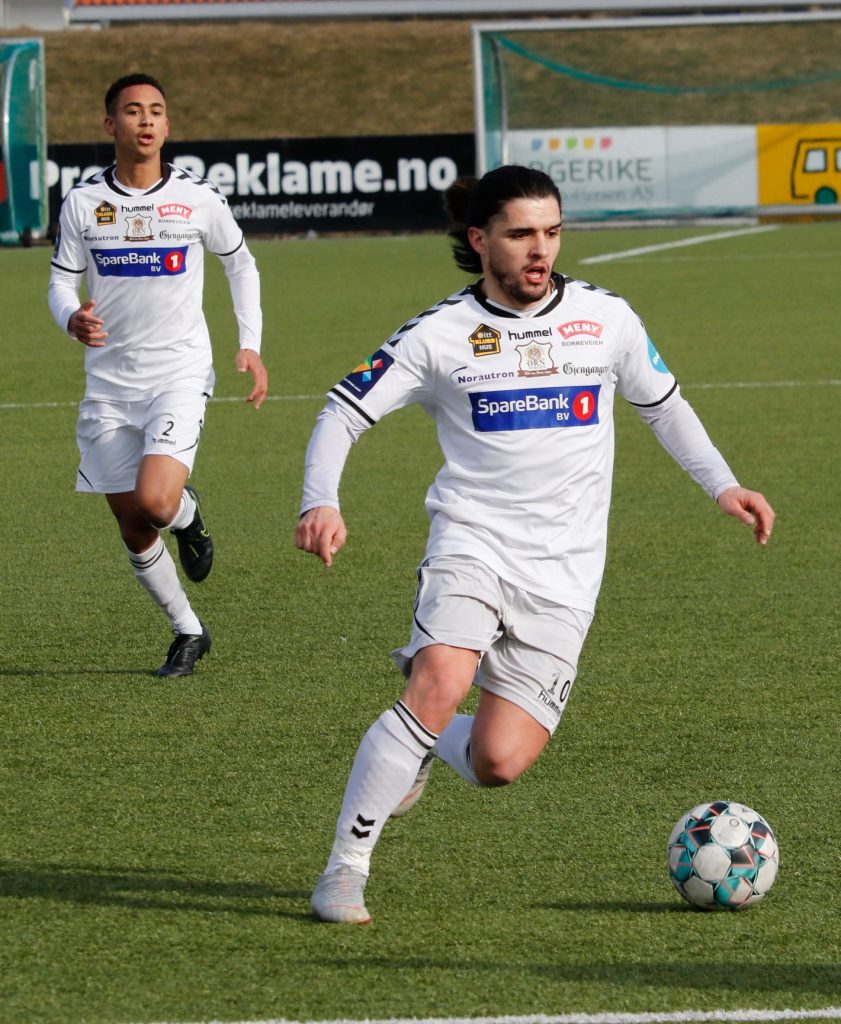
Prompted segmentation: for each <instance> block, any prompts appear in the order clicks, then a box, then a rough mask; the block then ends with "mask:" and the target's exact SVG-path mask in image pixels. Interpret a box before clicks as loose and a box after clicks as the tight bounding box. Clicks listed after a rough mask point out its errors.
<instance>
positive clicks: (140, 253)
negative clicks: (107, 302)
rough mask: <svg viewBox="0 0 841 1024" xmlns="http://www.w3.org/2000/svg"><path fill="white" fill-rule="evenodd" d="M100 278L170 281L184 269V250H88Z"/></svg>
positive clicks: (175, 247)
mask: <svg viewBox="0 0 841 1024" xmlns="http://www.w3.org/2000/svg"><path fill="white" fill-rule="evenodd" d="M91 256H92V257H93V263H94V266H95V267H96V272H97V273H98V274H99V276H100V277H173V276H174V275H175V274H183V273H184V271H185V270H186V269H187V246H186V245H180V246H174V247H169V248H166V249H139V248H135V249H91Z"/></svg>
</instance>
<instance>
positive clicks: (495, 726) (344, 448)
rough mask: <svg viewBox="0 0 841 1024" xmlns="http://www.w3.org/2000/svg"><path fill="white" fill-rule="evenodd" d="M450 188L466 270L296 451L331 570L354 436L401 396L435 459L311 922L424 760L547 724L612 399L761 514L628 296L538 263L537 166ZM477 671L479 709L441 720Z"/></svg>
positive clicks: (551, 201)
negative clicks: (439, 460)
mask: <svg viewBox="0 0 841 1024" xmlns="http://www.w3.org/2000/svg"><path fill="white" fill-rule="evenodd" d="M447 200H448V205H449V209H450V213H451V216H452V218H453V221H454V227H453V230H452V232H451V234H452V237H453V239H454V253H455V258H456V262H457V263H458V265H459V267H460V268H461V269H462V270H465V271H468V272H469V273H471V274H475V275H482V276H481V278H480V279H479V280H478V281H477V282H476V283H475V284H471V285H470V286H468V287H467V288H465V289H463V290H462V291H460V292H457V293H456V294H454V295H451V296H450V297H449V298H447V299H444V300H443V301H441V302H439V303H437V305H435V306H432V307H431V308H430V309H428V310H426V311H425V312H424V313H422V314H421V315H420V316H418V317H416V318H415V319H414V320H411V321H410V322H409V323H407V324H404V325H403V326H402V327H401V328H400V329H399V330H398V331H397V332H396V333H395V334H393V335H392V336H391V337H390V338H389V339H388V340H387V341H386V342H385V343H384V344H383V346H382V348H380V349H379V351H377V352H376V353H375V354H374V355H373V356H372V357H371V358H370V359H369V360H368V361H367V362H366V363H365V364H364V365H363V366H362V367H358V368H357V369H356V370H354V371H353V372H352V373H351V374H349V375H348V376H347V377H345V378H344V380H342V381H340V382H339V383H338V384H337V385H336V386H335V387H334V388H333V389H332V391H331V392H330V395H329V399H328V403H327V406H326V407H325V409H324V410H323V411H322V412H321V413H320V415H319V417H318V420H317V423H316V427H315V430H314V432H313V435H312V438H311V440H310V444H309V448H308V450H307V458H306V473H305V481H304V496H303V503H302V513H303V515H302V517H301V519H300V520H299V525H298V530H297V535H296V540H297V544H298V546H299V547H300V548H302V549H303V550H305V551H311V552H313V553H314V554H316V555H319V556H320V557H321V559H322V560H323V561H324V563H325V565H330V564H331V563H332V559H333V556H334V555H335V553H336V552H337V551H338V549H339V548H340V547H341V546H342V545H343V544H344V542H345V539H346V531H345V525H344V522H343V520H342V516H341V513H340V512H339V503H338V485H339V478H340V476H341V472H342V469H343V466H344V462H345V459H346V457H347V453H348V451H349V449H350V447H351V445H352V443H353V442H354V441H355V440H356V439H357V438H358V437H359V436H360V435H361V434H362V432H363V431H364V430H366V429H367V428H368V427H370V426H371V425H372V424H374V423H376V422H377V421H378V420H380V419H381V418H382V417H383V416H385V415H386V414H387V413H389V412H392V411H393V410H395V409H399V408H401V407H403V406H407V405H410V404H413V403H417V404H419V405H422V406H423V408H424V409H425V410H427V411H428V412H429V413H430V414H431V415H432V416H433V418H434V419H435V421H436V424H437V428H438V439H439V442H440V444H441V448H442V451H443V453H444V465H443V467H442V468H441V470H440V471H439V473H438V475H437V477H436V478H435V481H434V482H433V484H432V486H431V487H430V488H429V491H428V492H427V497H426V508H427V511H428V513H429V517H430V531H429V539H428V542H427V549H426V557H425V558H424V560H423V563H422V564H421V566H420V570H419V584H418V591H417V596H416V599H415V607H414V627H413V631H412V636H411V639H410V641H409V643H408V645H407V646H406V647H404V648H402V649H401V650H399V651H395V652H394V656H395V658H396V660H397V662H398V665H399V666H400V667H401V669H402V670H403V671H404V673H405V674H406V675H407V676H408V682H407V684H406V688H405V690H404V692H403V695H402V697H401V698H400V700H398V701H397V703H396V704H395V705H394V706H393V707H391V708H389V709H388V710H387V711H385V712H384V713H383V714H382V715H380V717H379V718H378V719H377V721H376V722H374V724H373V725H372V726H371V728H370V729H369V730H368V732H367V733H366V735H365V736H364V738H363V739H362V742H361V744H360V746H359V750H358V751H357V754H356V759H355V761H354V764H353V768H352V770H351V774H350V778H349V780H348V783H347V788H346V790H345V796H344V802H343V804H342V808H341V811H340V813H339V819H338V823H337V827H336V839H335V842H334V844H333V850H332V852H331V854H330V858H329V860H328V862H327V866H326V868H325V870H324V873H323V874H322V875H321V876H320V878H319V880H318V883H317V884H316V887H315V891H314V892H313V896H312V908H313V912H314V914H315V915H316V917H318V918H320V919H321V920H322V921H331V922H352V923H365V922H367V921H369V920H370V915H369V913H368V910H367V909H366V907H365V901H364V890H365V883H366V881H367V877H368V871H369V863H370V858H371V852H372V850H373V848H374V845H375V843H376V841H377V839H378V837H379V835H380V831H381V829H382V828H383V825H384V824H385V823H386V821H387V820H388V818H389V817H390V816H391V817H395V816H399V815H401V814H404V813H406V811H407V810H409V808H411V807H412V806H413V804H414V803H415V802H416V801H417V800H418V798H419V797H420V795H421V793H422V792H423V789H424V787H425V785H426V780H427V777H428V775H429V769H430V766H431V764H432V761H433V757H437V758H439V759H441V760H442V761H445V762H446V763H447V764H449V765H450V766H451V767H452V768H454V769H455V771H456V772H458V774H459V775H461V776H462V777H463V778H464V779H466V780H467V781H468V782H470V783H473V784H474V785H478V786H502V785H505V784H506V783H509V782H511V781H512V780H514V779H516V778H517V776H519V775H520V774H521V773H522V772H524V771H525V770H526V769H527V768H528V767H529V766H530V765H531V764H533V763H534V761H535V760H536V758H537V757H538V755H539V754H540V752H541V751H542V750H543V748H544V747H545V746H546V744H547V742H548V740H549V738H550V737H551V735H552V733H553V732H554V730H555V728H556V726H557V725H558V722H559V720H560V717H561V715H562V713H563V711H564V708H565V707H566V703H567V700H568V699H569V694H570V689H571V687H572V684H573V681H574V679H575V675H576V667H577V664H578V657H579V654H580V651H581V647H582V644H583V642H584V638H585V636H586V635H587V630H588V628H589V626H590V622H591V619H592V616H593V611H594V608H595V603H596V596H597V594H598V591H599V586H600V584H601V578H602V571H603V568H604V558H605V548H606V540H607V519H608V507H609V503H610V487H611V476H612V463H613V402H614V398H615V395H616V393H617V392H618V393H619V394H620V395H621V396H622V397H623V398H625V399H626V400H627V401H628V402H630V403H631V404H632V405H633V406H634V407H635V408H636V409H637V411H638V412H639V414H640V416H641V417H642V419H643V420H644V421H645V422H646V423H648V424H649V425H650V426H651V427H652V428H653V430H654V432H655V434H656V435H657V437H658V438H659V440H660V441H661V442H662V443H663V445H664V446H665V447H666V448H667V450H668V451H669V452H670V454H671V455H672V456H673V457H674V458H675V459H676V460H677V462H678V463H679V464H680V465H681V466H683V468H684V469H686V470H687V471H688V472H689V473H690V474H691V475H692V477H693V478H694V479H695V480H696V481H697V482H698V483H699V484H700V485H701V486H702V487H703V488H704V489H705V490H706V491H707V493H708V494H709V495H710V496H711V497H712V498H713V499H715V500H716V501H717V502H718V504H719V505H720V506H721V508H722V509H723V510H724V511H725V512H727V513H729V514H730V515H733V516H736V517H737V518H739V519H741V520H742V521H743V522H745V523H747V524H748V525H750V526H751V527H752V528H753V532H754V535H755V537H756V540H757V541H758V542H759V543H760V544H765V543H767V541H768V538H769V537H770V534H771V526H772V523H773V520H774V512H773V510H772V509H771V507H770V505H769V504H768V502H767V501H766V500H765V498H764V497H763V496H762V495H761V494H758V493H756V492H755V491H749V490H746V489H744V488H743V487H740V486H739V484H738V482H737V481H736V479H735V478H734V476H733V473H732V472H731V471H730V469H729V468H728V466H727V464H726V463H725V461H724V459H723V458H722V457H721V455H720V454H719V453H718V451H717V450H716V449H715V448H714V447H713V445H712V442H711V441H710V439H709V438H708V436H707V434H706V432H705V431H704V428H703V427H702V425H701V423H700V421H699V420H698V418H697V416H696V415H695V413H694V412H693V411H692V409H691V408H690V406H689V405H688V404H687V402H686V401H685V400H684V399H683V398H682V397H681V395H680V391H679V389H678V385H677V382H676V381H675V379H674V377H673V376H672V374H671V373H670V372H669V371H668V369H667V368H666V366H665V364H664V363H663V360H662V359H661V358H660V356H659V355H658V353H657V350H656V349H655V347H654V345H653V343H652V342H651V340H650V339H649V338H648V335H647V334H646V331H645V328H644V327H643V325H642V323H641V321H640V320H639V318H638V317H637V315H636V314H635V313H634V311H633V310H632V309H631V308H630V306H628V304H627V303H626V302H625V301H624V300H623V299H621V298H619V297H618V296H617V295H613V294H611V293H609V292H606V291H603V290H602V289H600V288H597V287H595V286H594V285H591V284H585V283H583V282H581V281H576V280H573V279H570V278H568V277H564V276H563V275H561V274H558V273H555V272H554V271H553V266H554V263H555V259H556V257H557V255H558V249H559V245H560V231H561V197H560V195H559V193H558V190H557V188H556V186H555V184H554V182H553V181H552V180H551V178H549V177H547V176H546V175H545V174H543V173H542V172H540V171H536V170H532V169H529V168H525V167H516V166H508V167H501V168H499V169H497V170H493V171H490V172H489V173H487V174H486V175H485V176H484V177H483V178H481V179H480V180H478V181H477V180H476V179H473V178H470V179H462V180H459V181H458V182H456V183H455V184H454V185H453V186H452V187H451V188H450V189H449V191H448V193H447ZM474 681H475V682H476V683H477V685H478V686H479V687H480V688H481V694H480V698H479V704H478V710H477V712H476V714H475V716H474V715H458V714H456V711H457V709H458V707H459V705H460V704H461V702H462V700H463V699H464V698H465V696H466V695H467V693H468V692H469V690H470V687H471V686H472V685H473V683H474Z"/></svg>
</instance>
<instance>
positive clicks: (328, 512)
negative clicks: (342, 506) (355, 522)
mask: <svg viewBox="0 0 841 1024" xmlns="http://www.w3.org/2000/svg"><path fill="white" fill-rule="evenodd" d="M346 540H347V529H346V527H345V521H344V519H343V518H342V513H341V512H340V511H339V510H338V509H337V508H332V507H331V506H327V505H319V506H318V508H311V509H309V510H308V511H307V512H305V513H304V514H303V515H302V516H301V518H300V519H299V520H298V528H297V529H296V530H295V544H296V545H297V546H298V547H299V548H300V549H301V550H302V551H311V552H312V554H314V555H318V557H319V558H320V559H321V561H322V562H324V564H325V565H326V566H327V567H328V568H329V567H330V566H331V565H332V564H333V555H335V554H336V552H337V551H338V550H339V548H341V547H343V546H344V543H345V541H346Z"/></svg>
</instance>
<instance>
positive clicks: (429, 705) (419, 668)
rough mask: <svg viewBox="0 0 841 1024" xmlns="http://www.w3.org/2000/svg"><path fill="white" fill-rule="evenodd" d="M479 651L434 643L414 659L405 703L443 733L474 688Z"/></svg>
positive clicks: (427, 724) (434, 730)
mask: <svg viewBox="0 0 841 1024" xmlns="http://www.w3.org/2000/svg"><path fill="white" fill-rule="evenodd" d="M478 663H479V652H478V651H475V650H472V649H470V648H466V647H449V646H447V645H445V644H431V645H429V646H426V647H423V648H422V649H421V650H420V651H418V653H417V654H416V655H415V656H414V658H413V660H412V672H411V675H410V676H409V681H408V682H407V684H406V688H405V690H404V691H403V696H402V698H401V699H402V701H403V703H404V704H405V705H406V707H408V708H409V710H410V711H411V712H412V713H413V714H414V715H416V716H417V718H419V719H420V721H421V722H423V724H424V725H425V726H426V727H427V729H431V730H432V732H436V733H438V732H441V730H442V729H444V728H445V727H446V726H447V725H448V724H449V722H450V719H451V718H452V717H453V715H454V714H455V713H456V711H457V709H458V706H459V704H461V702H462V701H463V700H464V698H465V697H466V696H467V694H468V693H469V692H470V688H471V687H472V686H473V680H474V678H475V676H476V666H477V665H478Z"/></svg>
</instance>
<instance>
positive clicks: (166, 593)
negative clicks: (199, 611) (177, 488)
mask: <svg viewBox="0 0 841 1024" xmlns="http://www.w3.org/2000/svg"><path fill="white" fill-rule="evenodd" d="M126 551H127V552H128V560H129V561H130V562H131V565H132V568H133V569H134V575H135V577H136V579H137V582H138V583H139V584H140V585H141V587H143V589H144V590H145V591H146V592H147V593H148V594H149V596H150V597H151V598H152V600H153V601H154V602H155V604H156V605H158V607H159V608H161V609H162V610H163V613H164V615H166V617H167V618H168V619H169V621H170V623H171V624H172V628H173V629H174V630H175V632H176V633H189V634H190V635H192V636H198V635H199V634H200V633H201V623H200V622H199V620H198V617H197V615H196V613H195V612H194V611H193V609H192V608H191V607H190V602H189V601H188V600H187V595H186V594H185V593H184V588H183V587H182V586H181V581H180V580H179V579H178V572H177V570H176V568H175V562H173V560H172V555H171V554H170V553H169V551H168V550H167V548H166V545H165V544H164V542H163V539H162V538H161V536H160V534H159V535H158V539H157V540H156V541H155V543H154V544H153V545H152V546H151V547H150V548H149V549H148V550H147V551H141V552H140V553H139V554H138V553H136V552H134V551H129V550H128V548H126Z"/></svg>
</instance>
